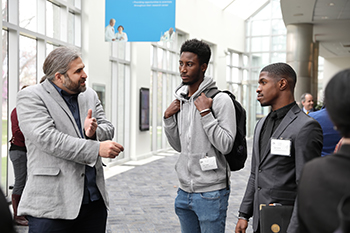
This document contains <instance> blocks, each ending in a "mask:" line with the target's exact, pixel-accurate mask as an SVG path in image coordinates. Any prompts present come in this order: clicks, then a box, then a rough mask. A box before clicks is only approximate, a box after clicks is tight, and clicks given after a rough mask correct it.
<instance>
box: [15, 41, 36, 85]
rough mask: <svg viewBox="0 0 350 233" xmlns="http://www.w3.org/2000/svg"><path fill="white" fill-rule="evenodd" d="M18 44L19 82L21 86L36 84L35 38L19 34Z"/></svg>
mask: <svg viewBox="0 0 350 233" xmlns="http://www.w3.org/2000/svg"><path fill="white" fill-rule="evenodd" d="M19 46H20V49H19V54H20V55H19V65H20V66H19V83H20V88H22V87H23V86H24V85H34V84H36V40H34V39H31V38H28V37H25V36H20V39H19Z"/></svg>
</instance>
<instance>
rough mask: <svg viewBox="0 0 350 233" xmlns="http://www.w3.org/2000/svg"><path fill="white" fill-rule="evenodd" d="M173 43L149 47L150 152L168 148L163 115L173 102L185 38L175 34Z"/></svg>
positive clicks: (160, 43) (178, 81) (155, 44)
mask: <svg viewBox="0 0 350 233" xmlns="http://www.w3.org/2000/svg"><path fill="white" fill-rule="evenodd" d="M175 36H176V39H175V41H173V42H157V43H152V46H151V62H152V72H151V83H150V85H151V88H150V97H151V101H150V109H151V116H150V124H151V125H150V134H151V135H150V136H151V150H152V151H156V150H161V149H164V148H167V147H168V144H167V140H166V136H165V134H164V131H163V114H164V111H165V110H166V108H167V107H168V106H169V104H170V103H171V101H173V100H174V92H175V88H176V87H177V86H178V85H179V84H180V82H181V79H180V78H179V73H178V64H179V57H180V54H179V51H180V46H181V45H182V43H183V42H184V40H185V36H184V35H183V34H181V33H178V32H176V34H175Z"/></svg>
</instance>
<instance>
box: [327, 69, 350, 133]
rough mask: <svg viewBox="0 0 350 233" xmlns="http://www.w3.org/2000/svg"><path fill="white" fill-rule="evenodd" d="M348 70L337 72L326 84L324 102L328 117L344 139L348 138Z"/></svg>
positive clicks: (349, 110)
mask: <svg viewBox="0 0 350 233" xmlns="http://www.w3.org/2000/svg"><path fill="white" fill-rule="evenodd" d="M349 90H350V69H346V70H343V71H340V72H338V73H337V74H336V75H334V76H333V77H332V79H331V80H330V81H329V82H328V84H327V86H326V89H325V101H326V102H327V107H326V108H327V112H328V114H329V117H330V118H331V120H332V121H333V123H334V125H336V126H337V129H338V131H339V132H340V134H341V135H342V136H344V137H347V138H350V121H349V116H350V92H349Z"/></svg>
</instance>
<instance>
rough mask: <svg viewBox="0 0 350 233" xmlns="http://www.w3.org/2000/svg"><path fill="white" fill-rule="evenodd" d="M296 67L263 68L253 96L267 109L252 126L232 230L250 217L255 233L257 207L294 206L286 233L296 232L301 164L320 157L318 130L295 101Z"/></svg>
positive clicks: (241, 228)
mask: <svg viewBox="0 0 350 233" xmlns="http://www.w3.org/2000/svg"><path fill="white" fill-rule="evenodd" d="M296 79H297V77H296V73H295V71H294V70H293V69H292V68H291V67H290V66H289V65H288V64H285V63H275V64H271V65H268V66H266V67H265V68H263V69H262V71H261V73H260V76H259V81H258V82H259V86H258V88H257V90H256V92H257V93H258V96H257V100H258V101H259V102H260V104H261V106H271V112H270V114H269V115H268V116H267V117H264V118H262V119H261V120H260V121H259V122H258V123H257V125H256V127H255V133H254V142H253V154H252V166H251V175H250V177H249V180H248V184H247V188H246V192H245V195H244V197H243V200H242V203H241V206H240V209H239V220H238V222H237V226H236V231H235V232H236V233H244V232H246V228H247V227H248V220H249V218H250V217H252V216H253V229H254V232H260V229H259V228H260V224H259V220H260V211H259V206H260V205H261V204H263V205H269V204H272V203H279V204H282V205H294V210H293V214H292V217H291V221H290V224H289V226H288V230H287V232H288V233H294V232H297V229H298V221H297V215H296V205H295V198H296V195H297V186H298V181H299V178H300V173H301V170H302V168H303V166H304V164H305V163H306V162H307V161H309V160H311V159H313V158H316V157H319V156H320V155H321V149H322V129H321V126H320V125H319V124H318V122H317V121H315V120H314V119H312V118H311V117H309V116H307V115H306V114H304V113H303V112H302V110H301V109H300V108H299V107H298V105H297V104H296V102H295V99H294V87H295V84H296Z"/></svg>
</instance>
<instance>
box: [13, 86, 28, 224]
mask: <svg viewBox="0 0 350 233" xmlns="http://www.w3.org/2000/svg"><path fill="white" fill-rule="evenodd" d="M26 87H27V86H23V87H22V89H24V88H26ZM11 130H12V138H11V140H10V150H9V156H10V159H11V162H12V165H13V171H14V175H15V184H14V185H13V190H12V198H11V199H12V208H13V218H14V220H15V222H16V224H18V225H22V226H28V220H27V219H26V218H25V217H24V216H18V215H17V207H18V204H19V202H20V200H21V195H22V192H23V189H24V186H25V184H26V180H27V148H26V145H25V142H24V136H23V134H22V132H21V129H20V128H19V125H18V118H17V111H16V108H14V109H13V110H12V112H11Z"/></svg>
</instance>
